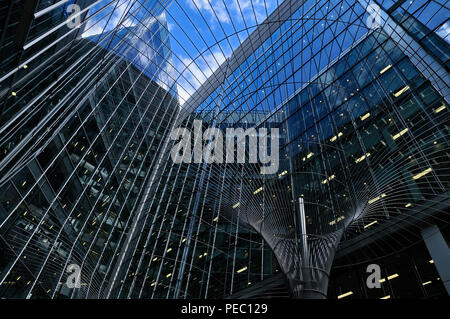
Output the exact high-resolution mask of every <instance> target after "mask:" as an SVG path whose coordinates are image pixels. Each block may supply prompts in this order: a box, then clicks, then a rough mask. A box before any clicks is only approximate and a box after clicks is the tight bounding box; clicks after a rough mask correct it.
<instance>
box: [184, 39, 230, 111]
mask: <svg viewBox="0 0 450 319" xmlns="http://www.w3.org/2000/svg"><path fill="white" fill-rule="evenodd" d="M225 54H226V55H227V56H225V55H224V53H222V51H221V50H220V49H219V48H218V47H216V48H214V49H212V50H210V51H209V52H207V53H205V54H203V55H201V56H198V57H197V58H196V59H195V60H192V59H189V58H183V59H182V61H180V62H179V63H177V71H176V72H177V74H176V76H178V75H179V74H180V73H181V74H182V75H183V77H180V78H179V80H178V81H177V86H178V94H179V97H180V104H183V103H184V102H186V100H187V99H188V98H189V97H190V96H191V95H192V94H193V93H194V91H195V90H196V89H197V88H199V87H200V86H201V85H202V84H203V83H204V82H205V81H206V79H207V78H208V77H210V76H211V75H212V74H213V73H214V71H216V70H217V68H218V67H219V66H220V65H221V64H222V63H223V62H225V60H226V58H227V57H228V56H229V52H225Z"/></svg>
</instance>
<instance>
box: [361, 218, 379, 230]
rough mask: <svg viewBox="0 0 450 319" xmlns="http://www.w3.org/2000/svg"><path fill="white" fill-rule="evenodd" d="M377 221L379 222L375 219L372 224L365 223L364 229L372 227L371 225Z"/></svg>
mask: <svg viewBox="0 0 450 319" xmlns="http://www.w3.org/2000/svg"><path fill="white" fill-rule="evenodd" d="M376 223H378V221H377V220H374V221H373V222H371V223H370V224H367V225H364V229H366V228H367V227H370V226H372V225H373V224H376Z"/></svg>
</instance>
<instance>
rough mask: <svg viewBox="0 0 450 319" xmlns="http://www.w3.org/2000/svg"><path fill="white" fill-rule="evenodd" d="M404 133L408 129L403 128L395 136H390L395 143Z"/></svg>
mask: <svg viewBox="0 0 450 319" xmlns="http://www.w3.org/2000/svg"><path fill="white" fill-rule="evenodd" d="M406 132H408V128H404V129H403V130H401V131H400V132H399V133H397V134H395V135H394V136H392V139H393V140H394V141H395V140H396V139H398V138H399V137H400V136H402V135H403V134H405V133H406Z"/></svg>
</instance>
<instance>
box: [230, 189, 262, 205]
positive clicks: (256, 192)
mask: <svg viewBox="0 0 450 319" xmlns="http://www.w3.org/2000/svg"><path fill="white" fill-rule="evenodd" d="M262 190H263V188H262V186H261V187H260V188H258V189H257V190H256V191H254V192H253V195H256V194H258V193H259V192H260V191H262ZM236 207H237V206H236Z"/></svg>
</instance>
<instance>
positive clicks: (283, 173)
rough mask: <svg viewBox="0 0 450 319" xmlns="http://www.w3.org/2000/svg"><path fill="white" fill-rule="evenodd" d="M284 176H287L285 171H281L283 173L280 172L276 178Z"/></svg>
mask: <svg viewBox="0 0 450 319" xmlns="http://www.w3.org/2000/svg"><path fill="white" fill-rule="evenodd" d="M286 174H287V171H283V172H281V173H280V174H278V177H281V176H284V175H286Z"/></svg>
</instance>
